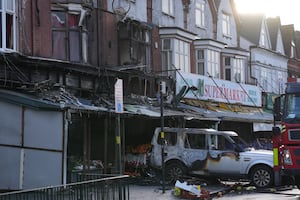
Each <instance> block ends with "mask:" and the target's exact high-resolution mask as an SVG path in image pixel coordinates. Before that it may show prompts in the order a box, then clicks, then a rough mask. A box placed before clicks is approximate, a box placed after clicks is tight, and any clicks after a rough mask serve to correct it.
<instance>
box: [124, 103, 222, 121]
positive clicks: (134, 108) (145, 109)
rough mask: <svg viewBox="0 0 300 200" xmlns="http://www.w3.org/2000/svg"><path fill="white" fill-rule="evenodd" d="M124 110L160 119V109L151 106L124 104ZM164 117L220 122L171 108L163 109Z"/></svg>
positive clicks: (195, 113) (191, 112)
mask: <svg viewBox="0 0 300 200" xmlns="http://www.w3.org/2000/svg"><path fill="white" fill-rule="evenodd" d="M124 108H125V110H126V112H127V113H131V114H135V115H144V116H148V117H153V118H159V117H161V111H160V107H158V106H151V105H133V104H125V105H124ZM163 115H164V117H183V118H184V119H186V120H192V119H196V120H210V121H220V120H219V119H218V118H207V117H204V116H203V115H201V114H200V113H197V112H193V111H192V110H175V109H171V108H164V109H163Z"/></svg>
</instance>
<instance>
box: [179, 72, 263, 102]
mask: <svg viewBox="0 0 300 200" xmlns="http://www.w3.org/2000/svg"><path fill="white" fill-rule="evenodd" d="M180 73H181V75H180V76H179V75H177V76H176V93H178V92H179V91H180V89H181V88H182V87H183V86H187V87H192V86H193V87H196V88H197V90H196V91H195V90H189V91H188V92H187V94H186V95H185V96H184V97H185V98H190V99H199V100H212V101H215V102H223V103H230V104H241V105H247V106H255V107H261V106H262V91H261V89H260V88H259V87H257V86H255V85H248V84H242V83H234V82H231V81H227V80H221V79H216V78H214V79H212V78H210V77H207V76H202V75H198V74H191V73H182V72H180Z"/></svg>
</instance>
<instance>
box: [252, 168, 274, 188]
mask: <svg viewBox="0 0 300 200" xmlns="http://www.w3.org/2000/svg"><path fill="white" fill-rule="evenodd" d="M250 179H251V182H252V184H253V185H254V186H255V187H257V188H267V187H271V186H272V184H273V180H274V175H273V171H272V169H271V168H270V167H268V166H263V165H261V166H256V167H254V168H253V169H252V170H251V173H250Z"/></svg>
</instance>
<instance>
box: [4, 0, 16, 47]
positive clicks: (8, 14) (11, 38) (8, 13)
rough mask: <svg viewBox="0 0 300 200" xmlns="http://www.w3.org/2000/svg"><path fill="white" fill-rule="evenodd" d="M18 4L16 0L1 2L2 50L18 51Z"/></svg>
mask: <svg viewBox="0 0 300 200" xmlns="http://www.w3.org/2000/svg"><path fill="white" fill-rule="evenodd" d="M15 7H16V4H15V1H14V0H2V1H0V11H1V15H0V22H1V32H0V34H1V40H0V46H1V49H2V50H15V49H16V38H15V35H16V34H15V30H16V12H15V10H16V8H15Z"/></svg>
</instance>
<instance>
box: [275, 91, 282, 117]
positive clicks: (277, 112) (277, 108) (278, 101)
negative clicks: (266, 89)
mask: <svg viewBox="0 0 300 200" xmlns="http://www.w3.org/2000/svg"><path fill="white" fill-rule="evenodd" d="M273 115H274V121H280V120H281V117H282V109H281V97H276V98H275V102H274V106H273Z"/></svg>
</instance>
